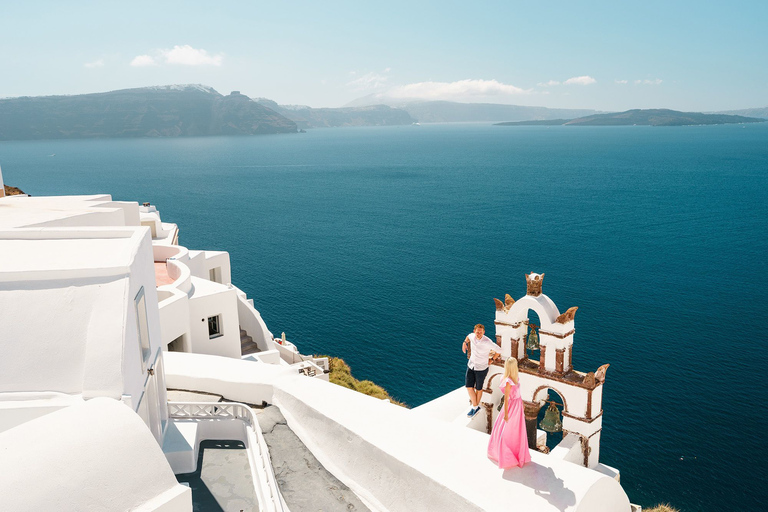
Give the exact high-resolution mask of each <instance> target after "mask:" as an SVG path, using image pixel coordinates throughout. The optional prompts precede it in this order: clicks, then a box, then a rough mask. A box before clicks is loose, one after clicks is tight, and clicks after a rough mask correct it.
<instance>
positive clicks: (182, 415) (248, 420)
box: [168, 402, 284, 512]
mask: <svg viewBox="0 0 768 512" xmlns="http://www.w3.org/2000/svg"><path fill="white" fill-rule="evenodd" d="M168 416H169V417H170V418H172V419H175V420H241V421H243V422H244V423H245V424H246V425H248V427H249V428H248V429H247V436H248V440H249V445H250V446H249V448H250V450H248V451H249V453H250V454H251V455H252V457H251V460H250V462H251V477H252V478H253V483H254V487H255V488H256V493H257V495H258V496H259V510H261V511H264V512H277V511H283V510H284V509H283V501H282V497H281V496H280V491H279V490H278V488H277V479H276V478H275V472H274V470H273V469H272V462H271V460H270V458H269V448H268V447H267V442H266V441H265V440H264V435H263V434H262V432H261V427H260V426H259V422H258V421H256V416H254V414H253V411H252V410H251V408H250V407H248V406H247V405H245V404H239V403H235V402H168ZM265 487H266V488H265Z"/></svg>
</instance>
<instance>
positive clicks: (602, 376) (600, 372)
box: [595, 364, 611, 382]
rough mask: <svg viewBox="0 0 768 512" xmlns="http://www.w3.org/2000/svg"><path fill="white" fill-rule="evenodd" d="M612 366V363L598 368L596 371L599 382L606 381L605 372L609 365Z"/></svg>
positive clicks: (596, 378)
mask: <svg viewBox="0 0 768 512" xmlns="http://www.w3.org/2000/svg"><path fill="white" fill-rule="evenodd" d="M609 366H611V365H610V364H604V365H603V366H601V367H600V368H598V369H597V371H596V372H595V380H596V381H597V382H605V372H606V371H607V370H608V367H609Z"/></svg>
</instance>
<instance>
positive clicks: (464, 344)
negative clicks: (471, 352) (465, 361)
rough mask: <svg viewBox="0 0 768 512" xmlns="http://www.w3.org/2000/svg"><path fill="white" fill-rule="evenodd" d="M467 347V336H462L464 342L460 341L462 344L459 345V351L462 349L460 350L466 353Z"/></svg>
mask: <svg viewBox="0 0 768 512" xmlns="http://www.w3.org/2000/svg"><path fill="white" fill-rule="evenodd" d="M468 347H469V336H467V337H466V338H464V343H462V345H461V351H462V352H464V353H465V354H466V353H467V348H468Z"/></svg>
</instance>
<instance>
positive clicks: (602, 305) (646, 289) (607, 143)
mask: <svg viewBox="0 0 768 512" xmlns="http://www.w3.org/2000/svg"><path fill="white" fill-rule="evenodd" d="M51 155H55V156H51ZM0 165H2V170H3V176H4V178H5V182H6V183H7V184H10V185H15V186H18V187H20V188H21V189H22V190H24V191H25V192H27V193H30V194H32V195H55V194H92V193H109V194H112V196H113V197H114V198H115V199H120V200H131V201H141V202H143V201H149V202H151V203H152V204H154V205H157V207H158V208H159V209H160V211H161V213H162V216H163V219H164V220H166V221H171V222H177V223H179V224H180V227H181V237H180V243H182V244H183V245H185V246H187V247H189V248H192V249H218V250H226V251H229V253H230V256H231V261H232V269H233V276H234V281H235V284H236V285H237V286H239V287H240V288H242V289H243V290H244V291H246V292H247V293H248V296H249V297H252V298H253V299H254V301H255V304H256V307H257V308H258V309H259V310H260V311H261V313H262V316H263V318H264V319H265V321H266V322H267V325H268V326H269V328H270V329H271V330H272V332H273V333H274V334H275V335H278V336H279V335H280V333H281V332H283V331H285V333H286V334H287V336H288V338H289V339H290V340H292V341H294V342H295V343H296V344H297V345H298V346H299V348H300V349H301V351H302V352H304V353H316V354H330V355H336V356H341V357H343V358H344V359H345V360H346V361H347V362H348V363H349V364H350V365H351V367H352V370H353V374H354V375H355V376H356V377H358V378H360V379H371V380H373V381H375V382H377V383H378V384H381V385H382V386H384V387H385V388H386V389H387V390H388V391H389V392H390V393H391V394H392V395H393V396H394V397H396V398H398V399H400V400H402V401H404V402H406V403H408V404H409V405H411V406H417V405H419V404H422V403H424V402H427V401H429V400H431V399H433V398H436V397H438V396H440V395H442V394H444V393H447V392H449V391H451V390H453V389H456V388H457V387H460V386H462V385H463V384H462V383H463V373H464V367H465V364H466V359H465V357H464V355H463V354H462V353H461V342H462V340H463V338H464V336H465V335H466V334H467V333H469V332H470V331H471V329H472V326H473V325H474V324H476V323H478V322H481V323H484V324H486V325H488V326H489V333H490V334H493V328H492V325H493V319H494V313H495V308H494V302H493V298H494V297H498V298H503V296H504V294H505V293H509V294H510V295H512V297H515V298H519V297H521V296H523V295H525V291H526V287H525V274H526V273H529V272H532V271H533V272H544V273H546V276H545V278H544V293H546V294H547V295H549V296H550V297H551V298H552V299H553V300H554V301H555V303H556V304H557V305H558V307H559V308H560V311H565V309H567V308H568V307H571V306H579V310H578V313H577V314H576V335H575V342H574V356H573V363H574V366H575V367H576V368H577V369H579V370H582V371H594V370H595V369H596V368H597V367H598V366H599V365H601V364H604V363H610V364H611V367H610V369H609V370H608V373H607V380H606V384H605V388H604V401H603V408H604V411H605V413H604V417H603V418H604V420H603V421H604V422H603V433H602V445H601V461H602V462H604V463H606V464H608V465H611V466H614V467H617V468H619V469H620V470H621V483H622V485H623V486H624V488H625V489H626V491H627V493H628V494H629V497H630V499H631V500H632V501H633V502H635V503H640V504H642V505H644V506H650V505H653V504H656V503H659V502H669V503H670V504H672V505H674V506H676V507H678V508H680V509H682V510H684V511H695V510H711V511H721V510H765V508H764V507H765V499H766V492H765V485H766V481H767V479H768V469H767V467H768V464H767V463H766V460H768V449H766V444H765V440H764V438H763V434H764V433H765V431H766V408H767V405H766V398H767V397H768V385H767V384H766V373H767V372H768V348H767V347H766V341H767V338H768V336H767V335H766V332H768V331H766V321H768V316H767V315H766V309H768V291H767V285H768V278H767V277H766V271H768V269H767V268H766V258H767V257H768V123H766V124H761V125H730V126H702V127H698V126H694V127H668V128H663V127H634V126H633V127H568V126H563V127H495V126H488V125H473V124H467V125H423V126H403V127H386V128H350V129H345V128H340V129H325V130H312V131H309V132H308V133H306V134H296V135H275V136H257V137H222V138H215V137H214V138H194V139H164V140H158V139H140V140H83V141H74V140H72V141H32V142H2V143H0Z"/></svg>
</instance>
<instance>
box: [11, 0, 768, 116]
mask: <svg viewBox="0 0 768 512" xmlns="http://www.w3.org/2000/svg"><path fill="white" fill-rule="evenodd" d="M767 20H768V2H766V1H764V0H760V1H738V0H734V1H731V2H724V1H719V2H713V1H708V0H698V1H689V0H676V1H669V0H667V1H663V2H662V1H655V0H644V1H634V0H626V1H622V0H614V1H602V0H601V1H598V0H593V1H589V0H568V1H566V0H549V1H535V0H526V1H517V0H508V1H504V2H482V1H481V2H452V1H446V0H443V1H440V2H418V1H411V2H399V1H388V2H364V1H356V2H351V1H350V2H336V1H330V0H328V1H323V2H318V1H314V2H302V1H294V2H275V1H271V2H255V1H250V2H235V1H227V2H224V1H222V2H210V1H208V2H196V1H186V2H174V1H159V0H158V1H154V2H142V1H134V2H115V1H110V2H107V1H102V2H85V1H82V2H76V1H71V2H43V1H37V2H35V1H31V2H28V3H23V4H22V3H20V2H19V3H14V4H10V5H9V4H5V5H3V7H2V9H1V10H0V97H13V96H23V95H28V96H37V95H49V94H78V93H86V92H98V91H109V90H114V89H123V88H129V87H142V86H148V85H165V84H181V83H202V84H206V85H210V86H212V87H214V88H215V89H217V90H218V91H219V92H221V93H224V94H226V93H228V92H229V91H232V90H239V91H241V92H242V93H243V94H247V95H249V96H251V97H267V98H271V99H274V100H276V101H278V102H279V103H289V104H305V105H311V106H315V107H323V106H328V107H336V106H341V105H343V104H345V103H347V102H349V101H352V100H354V99H355V98H359V97H361V96H365V95H368V94H376V95H380V96H382V97H389V98H421V99H446V100H455V101H485V102H497V103H511V104H519V105H542V106H547V107H570V108H595V109H601V110H625V109H629V108H657V107H664V108H674V109H678V110H704V111H707V110H725V109H737V108H746V107H763V106H766V105H768V65H766V64H768V29H767V28H766V26H765V23H766V21H767Z"/></svg>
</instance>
